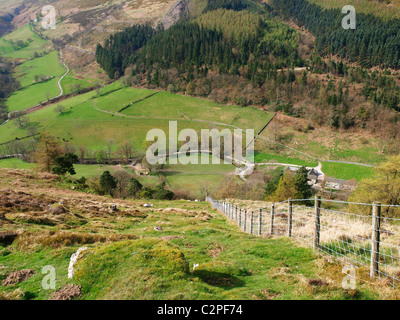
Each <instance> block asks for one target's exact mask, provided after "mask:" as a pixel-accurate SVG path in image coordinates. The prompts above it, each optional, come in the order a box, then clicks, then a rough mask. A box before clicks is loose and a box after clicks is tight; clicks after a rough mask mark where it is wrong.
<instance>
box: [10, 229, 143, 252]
mask: <svg viewBox="0 0 400 320" xmlns="http://www.w3.org/2000/svg"><path fill="white" fill-rule="evenodd" d="M137 238H138V237H137V236H135V235H130V234H110V235H99V234H90V233H78V232H69V231H57V232H54V231H40V232H24V233H23V234H22V235H20V236H19V237H18V238H17V243H18V246H19V247H20V248H23V249H27V248H32V247H35V246H37V245H42V246H45V247H51V248H61V247H64V246H74V245H83V244H93V243H98V242H101V243H104V242H116V241H122V240H132V239H137Z"/></svg>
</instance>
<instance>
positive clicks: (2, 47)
mask: <svg viewBox="0 0 400 320" xmlns="http://www.w3.org/2000/svg"><path fill="white" fill-rule="evenodd" d="M18 40H21V41H23V42H25V43H27V44H28V45H27V46H25V47H23V48H18V47H15V45H13V44H12V43H11V42H12V41H13V42H14V43H16V42H17V41H18ZM29 40H31V41H29ZM49 49H51V47H50V46H49V43H48V42H47V41H46V40H43V39H41V38H39V36H38V35H36V34H35V33H34V32H33V31H32V30H31V27H30V25H29V24H26V25H25V26H23V27H21V28H19V29H17V30H15V31H13V32H11V33H10V34H7V35H5V36H3V37H1V38H0V54H1V55H2V56H4V57H7V58H12V59H29V58H32V57H33V55H34V53H35V52H37V53H42V52H43V51H45V50H49Z"/></svg>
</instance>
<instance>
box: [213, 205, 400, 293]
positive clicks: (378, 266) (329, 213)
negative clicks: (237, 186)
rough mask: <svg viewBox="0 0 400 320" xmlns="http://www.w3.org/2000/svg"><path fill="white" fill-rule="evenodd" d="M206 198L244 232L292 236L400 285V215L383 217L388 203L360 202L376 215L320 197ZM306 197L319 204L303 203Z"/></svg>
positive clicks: (324, 252)
mask: <svg viewBox="0 0 400 320" xmlns="http://www.w3.org/2000/svg"><path fill="white" fill-rule="evenodd" d="M206 201H208V202H210V204H211V205H212V207H213V208H214V209H216V210H218V211H220V212H222V213H223V214H224V215H225V216H226V217H227V218H228V219H229V220H232V221H235V222H236V223H237V224H238V226H239V228H240V229H241V230H242V231H243V232H246V233H250V234H253V235H256V236H260V237H267V236H268V237H269V236H287V237H290V238H292V239H294V240H296V241H298V242H300V243H301V244H303V245H306V246H309V247H312V248H314V250H316V251H317V252H318V253H320V254H325V255H329V256H332V257H333V258H335V259H338V260H340V261H343V262H344V263H350V264H352V265H354V266H358V267H367V268H368V269H369V271H370V276H371V277H373V278H378V279H381V280H384V281H386V282H387V283H388V284H389V282H390V285H392V286H393V287H398V286H399V283H400V246H399V245H400V219H395V218H388V217H383V216H382V215H381V210H382V208H384V207H389V206H388V205H381V204H379V203H373V204H365V203H357V205H359V206H370V207H371V208H372V212H371V214H370V215H366V214H356V213H350V212H344V211H336V210H332V209H325V208H323V207H322V206H321V203H322V202H325V201H326V202H328V201H332V200H321V198H319V197H316V198H315V199H302V200H291V199H289V200H287V201H284V202H280V203H275V204H271V205H269V206H267V207H264V208H241V207H239V206H238V205H236V204H235V203H228V202H225V201H214V200H213V199H211V198H210V197H207V199H206ZM304 201H308V202H310V201H314V203H315V204H314V206H306V205H302V204H301V203H302V202H304ZM342 203H343V202H342ZM352 204H355V203H352ZM392 207H398V206H392Z"/></svg>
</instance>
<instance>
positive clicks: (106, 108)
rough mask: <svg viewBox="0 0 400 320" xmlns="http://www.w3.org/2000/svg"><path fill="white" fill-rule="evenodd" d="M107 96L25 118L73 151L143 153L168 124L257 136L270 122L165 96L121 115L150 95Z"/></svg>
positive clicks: (261, 115)
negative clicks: (124, 148)
mask: <svg viewBox="0 0 400 320" xmlns="http://www.w3.org/2000/svg"><path fill="white" fill-rule="evenodd" d="M113 87H114V85H113V86H112V87H111V88H113ZM117 89H118V88H117ZM105 90H107V89H105ZM106 92H107V91H105V94H104V95H101V96H100V97H97V96H96V93H95V92H89V93H86V94H84V95H79V96H76V97H73V98H70V99H67V100H64V101H62V102H60V103H57V104H55V105H52V106H49V107H46V108H44V109H41V110H39V111H36V112H34V113H32V114H29V115H28V116H27V117H28V118H29V121H30V123H32V124H34V125H35V126H36V127H37V128H38V130H39V131H43V130H48V131H49V132H50V133H51V134H53V135H55V136H56V137H58V138H59V139H63V138H64V139H67V140H68V141H70V142H71V143H72V144H74V145H76V146H79V145H85V146H87V147H88V148H91V149H94V150H100V149H102V148H104V147H105V144H106V142H107V141H108V140H111V139H113V140H114V141H115V142H116V143H117V144H118V143H120V142H122V141H124V140H132V141H133V142H134V144H135V148H137V149H138V150H143V142H144V140H145V137H146V134H147V132H148V131H149V130H151V129H153V128H160V129H163V130H165V132H168V126H169V120H179V124H178V125H179V128H178V130H182V129H185V128H192V129H194V130H197V131H198V132H200V130H201V129H204V128H208V127H210V126H211V127H221V125H218V123H222V124H227V125H234V126H238V127H241V128H244V129H248V128H254V129H255V131H257V130H260V129H261V128H262V127H263V126H264V125H265V124H266V123H267V122H268V121H269V119H270V118H271V116H272V115H271V114H270V113H266V112H263V111H260V110H257V109H255V108H251V107H248V108H241V107H236V106H224V105H219V104H216V103H213V102H210V101H206V100H199V99H196V98H190V97H184V96H179V95H173V94H169V93H165V92H160V93H157V94H156V95H154V96H152V97H151V98H148V99H146V100H143V101H142V102H139V103H137V104H134V105H132V106H131V107H129V108H128V109H126V110H125V111H124V112H123V113H122V114H120V113H116V110H119V108H123V107H124V106H126V105H128V104H130V103H132V102H135V101H137V100H138V99H141V98H143V97H146V96H148V94H152V93H154V92H152V91H147V90H141V89H133V88H121V89H119V90H117V91H113V92H110V93H108V94H107V93H106ZM58 104H61V105H63V106H64V108H65V109H66V112H64V113H63V114H58V113H57V112H55V109H56V108H57V105H58ZM113 113H115V114H113ZM214 122H215V124H214ZM0 133H1V135H0V143H1V142H7V141H11V140H15V139H16V138H22V137H24V136H26V135H27V130H26V129H21V128H18V127H17V126H16V125H15V120H13V121H10V122H9V123H7V124H6V125H4V126H1V127H0Z"/></svg>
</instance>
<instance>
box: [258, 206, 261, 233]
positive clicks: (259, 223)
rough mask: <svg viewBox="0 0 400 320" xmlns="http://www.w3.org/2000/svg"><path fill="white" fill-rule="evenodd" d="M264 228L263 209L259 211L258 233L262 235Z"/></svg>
mask: <svg viewBox="0 0 400 320" xmlns="http://www.w3.org/2000/svg"><path fill="white" fill-rule="evenodd" d="M261 228H262V209H260V211H259V213H258V235H259V236H261V232H262V230H261Z"/></svg>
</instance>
